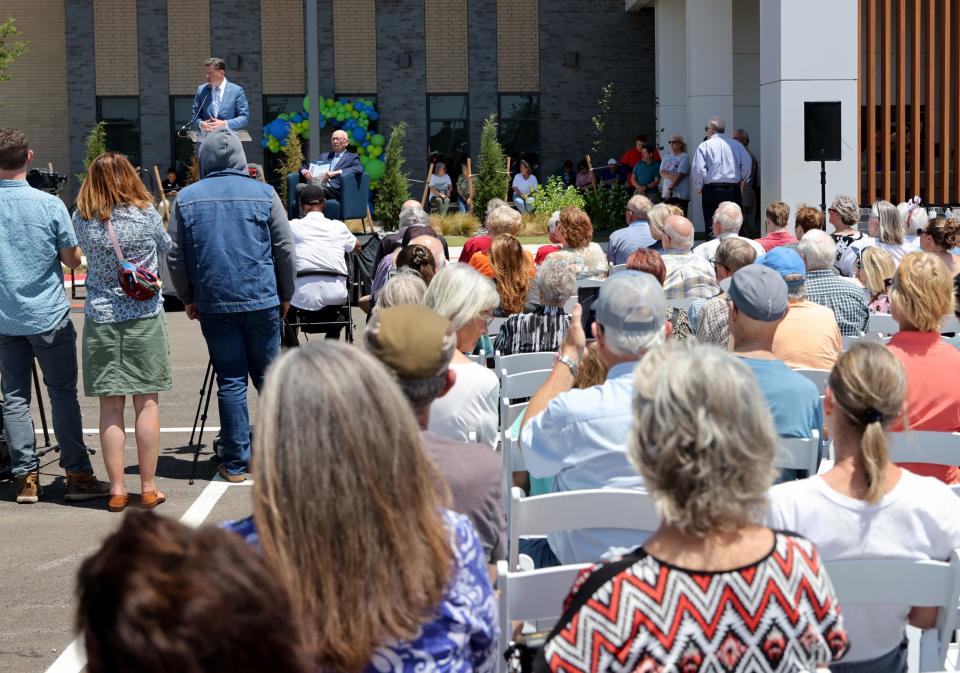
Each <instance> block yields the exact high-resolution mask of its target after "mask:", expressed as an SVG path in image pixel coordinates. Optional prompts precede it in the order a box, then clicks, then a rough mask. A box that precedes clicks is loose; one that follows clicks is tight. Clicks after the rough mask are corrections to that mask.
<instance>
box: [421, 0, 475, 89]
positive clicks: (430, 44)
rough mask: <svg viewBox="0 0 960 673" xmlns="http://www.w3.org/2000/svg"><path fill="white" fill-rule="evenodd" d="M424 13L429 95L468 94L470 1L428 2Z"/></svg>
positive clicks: (434, 0)
mask: <svg viewBox="0 0 960 673" xmlns="http://www.w3.org/2000/svg"><path fill="white" fill-rule="evenodd" d="M423 10H424V21H425V22H426V26H425V28H426V50H427V91H428V92H429V93H462V92H464V91H467V88H468V87H469V70H468V62H469V58H468V57H469V46H468V37H467V35H468V33H467V0H424V6H423Z"/></svg>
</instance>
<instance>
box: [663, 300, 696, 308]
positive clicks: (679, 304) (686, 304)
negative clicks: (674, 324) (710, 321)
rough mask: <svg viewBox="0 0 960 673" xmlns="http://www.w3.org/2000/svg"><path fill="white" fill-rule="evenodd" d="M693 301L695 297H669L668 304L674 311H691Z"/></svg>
mask: <svg viewBox="0 0 960 673" xmlns="http://www.w3.org/2000/svg"><path fill="white" fill-rule="evenodd" d="M693 302H694V299H693V298H692V297H685V298H683V299H668V300H667V306H668V307H669V308H671V309H673V310H674V311H689V310H690V306H691V305H692V304H693Z"/></svg>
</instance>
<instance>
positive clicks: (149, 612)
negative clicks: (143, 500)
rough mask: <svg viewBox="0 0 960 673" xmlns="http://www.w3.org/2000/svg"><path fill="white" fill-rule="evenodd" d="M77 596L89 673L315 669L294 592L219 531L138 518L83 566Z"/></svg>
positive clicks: (128, 520)
mask: <svg viewBox="0 0 960 673" xmlns="http://www.w3.org/2000/svg"><path fill="white" fill-rule="evenodd" d="M77 598H78V602H79V605H78V607H77V630H78V631H79V632H80V636H81V637H82V638H83V649H84V652H85V654H86V669H85V670H87V671H88V672H89V673H115V672H116V671H140V672H142V673H169V672H170V671H183V672H184V673H186V672H189V673H219V672H220V671H231V672H232V673H260V672H261V671H277V672H278V673H308V672H309V671H313V670H315V666H314V665H313V663H312V661H311V658H310V656H309V653H308V650H307V648H306V643H305V637H304V625H303V623H302V621H301V620H300V619H298V618H297V616H296V615H295V614H294V608H293V600H292V599H291V596H290V592H289V590H288V588H287V587H286V586H284V585H283V583H282V582H281V581H280V578H278V577H277V574H276V573H274V572H273V571H272V570H269V569H268V568H267V566H266V565H265V564H264V562H263V560H261V559H260V558H258V557H257V554H256V553H255V552H254V551H253V550H252V549H250V548H249V546H248V545H246V544H244V543H243V541H242V540H240V539H239V538H238V537H237V536H236V535H233V534H231V533H228V532H226V531H223V530H220V529H218V528H202V529H200V530H193V529H191V528H188V527H187V526H184V525H183V524H181V523H177V522H175V521H173V520H172V519H168V518H166V517H162V516H155V515H153V514H150V513H146V512H130V513H129V514H127V516H126V517H124V520H123V522H122V523H121V524H120V529H119V530H117V531H116V532H115V533H113V534H111V535H110V536H109V537H108V538H107V539H106V540H104V542H103V544H101V545H100V549H99V550H98V551H97V552H96V553H95V554H94V555H93V556H91V557H90V558H88V559H87V560H85V561H84V562H83V565H82V566H80V574H79V578H78V580H77ZM224 615H230V617H231V618H230V619H224V618H223V617H224Z"/></svg>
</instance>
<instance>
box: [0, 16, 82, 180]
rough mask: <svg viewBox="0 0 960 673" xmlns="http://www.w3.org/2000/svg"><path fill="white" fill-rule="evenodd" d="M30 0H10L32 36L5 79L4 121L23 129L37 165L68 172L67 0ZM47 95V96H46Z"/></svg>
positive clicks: (20, 25)
mask: <svg viewBox="0 0 960 673" xmlns="http://www.w3.org/2000/svg"><path fill="white" fill-rule="evenodd" d="M36 7H37V3H36V2H33V1H31V0H6V1H5V2H4V10H3V11H4V13H3V14H0V21H3V20H5V19H6V16H12V17H14V18H15V19H16V23H15V25H16V27H17V30H19V31H20V32H21V33H23V36H22V37H20V38H17V39H20V40H27V41H29V43H30V44H29V45H28V47H27V49H28V51H27V53H26V54H24V55H23V56H21V57H20V58H19V59H17V60H16V61H15V62H14V63H13V65H11V66H10V68H9V70H7V74H8V75H9V76H10V80H9V81H7V82H2V83H0V98H2V100H3V105H2V106H0V126H12V127H15V128H18V129H20V130H21V131H23V132H24V133H25V134H26V136H27V140H28V141H29V142H30V147H32V148H33V154H34V160H33V161H34V165H35V166H37V167H39V168H46V167H47V164H48V163H52V164H53V167H54V169H56V170H58V171H60V172H61V173H67V172H69V170H70V169H69V151H68V150H69V142H68V130H69V127H68V122H67V120H68V119H69V108H68V106H67V102H68V99H67V54H66V44H65V43H64V40H63V35H64V31H65V16H64V5H63V0H60V1H59V2H58V1H56V0H50V2H45V3H43V4H42V9H40V10H39V11H38V10H37V9H35V8H36ZM41 101H42V102H41Z"/></svg>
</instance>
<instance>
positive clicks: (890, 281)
mask: <svg viewBox="0 0 960 673" xmlns="http://www.w3.org/2000/svg"><path fill="white" fill-rule="evenodd" d="M883 287H884V288H886V289H887V290H889V289H890V288H891V287H893V278H884V279H883Z"/></svg>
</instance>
